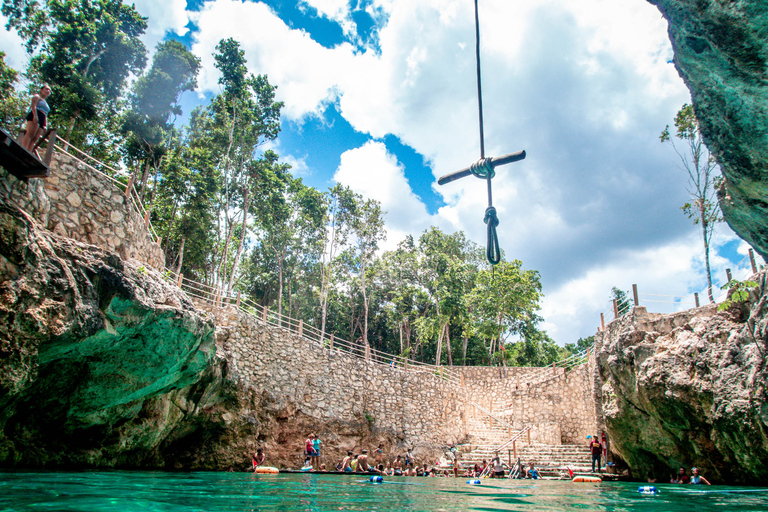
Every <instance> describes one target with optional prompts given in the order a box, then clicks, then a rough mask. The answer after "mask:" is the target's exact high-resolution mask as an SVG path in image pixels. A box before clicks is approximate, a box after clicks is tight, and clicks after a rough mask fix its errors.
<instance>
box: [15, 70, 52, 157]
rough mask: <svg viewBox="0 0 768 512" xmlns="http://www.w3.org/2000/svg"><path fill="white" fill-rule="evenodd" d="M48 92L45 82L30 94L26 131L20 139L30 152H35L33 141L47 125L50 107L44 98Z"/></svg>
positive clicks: (49, 88)
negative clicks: (32, 94)
mask: <svg viewBox="0 0 768 512" xmlns="http://www.w3.org/2000/svg"><path fill="white" fill-rule="evenodd" d="M50 94H51V87H50V86H49V85H48V84H45V85H43V86H42V87H41V88H40V92H38V93H37V94H35V95H34V96H32V102H31V104H30V107H29V112H27V131H26V132H25V133H24V138H23V139H22V140H21V145H22V146H24V147H25V148H26V149H27V150H28V151H29V152H30V153H34V152H35V142H37V139H39V138H40V136H41V135H42V134H43V131H45V128H46V127H47V126H48V114H49V113H50V111H51V107H50V106H48V103H47V102H46V101H45V99H46V98H47V97H48V96H50Z"/></svg>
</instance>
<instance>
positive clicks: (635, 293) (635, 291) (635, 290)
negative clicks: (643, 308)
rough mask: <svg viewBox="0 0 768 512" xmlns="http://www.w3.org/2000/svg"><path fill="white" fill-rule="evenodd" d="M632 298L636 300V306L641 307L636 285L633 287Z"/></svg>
mask: <svg viewBox="0 0 768 512" xmlns="http://www.w3.org/2000/svg"><path fill="white" fill-rule="evenodd" d="M632 296H633V298H634V299H635V306H639V305H640V301H638V300H637V285H636V284H633V285H632Z"/></svg>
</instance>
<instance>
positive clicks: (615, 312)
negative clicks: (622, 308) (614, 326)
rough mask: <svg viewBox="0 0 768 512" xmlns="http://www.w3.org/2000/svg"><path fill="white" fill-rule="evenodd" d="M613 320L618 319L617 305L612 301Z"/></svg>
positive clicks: (616, 302)
mask: <svg viewBox="0 0 768 512" xmlns="http://www.w3.org/2000/svg"><path fill="white" fill-rule="evenodd" d="M613 318H619V303H618V301H616V299H613Z"/></svg>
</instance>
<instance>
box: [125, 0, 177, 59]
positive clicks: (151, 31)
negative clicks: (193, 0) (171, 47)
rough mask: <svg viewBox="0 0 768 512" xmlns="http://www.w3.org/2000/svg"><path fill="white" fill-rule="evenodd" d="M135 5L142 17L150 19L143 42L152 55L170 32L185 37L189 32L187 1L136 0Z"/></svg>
mask: <svg viewBox="0 0 768 512" xmlns="http://www.w3.org/2000/svg"><path fill="white" fill-rule="evenodd" d="M133 5H134V7H135V8H136V10H137V11H138V12H139V13H140V14H141V15H142V16H146V17H147V18H149V19H148V20H147V30H146V31H145V32H144V35H143V36H142V41H143V42H144V44H145V45H146V47H147V49H148V50H149V52H150V53H153V52H154V49H155V46H156V45H157V43H159V42H160V41H162V40H163V39H164V38H165V37H166V35H168V34H169V33H170V32H173V33H175V34H177V35H179V36H183V35H185V34H186V33H187V32H188V31H189V29H188V28H187V24H188V23H189V13H188V12H187V9H186V8H187V2H186V0H163V1H162V2H158V1H157V0H135V1H134V2H133Z"/></svg>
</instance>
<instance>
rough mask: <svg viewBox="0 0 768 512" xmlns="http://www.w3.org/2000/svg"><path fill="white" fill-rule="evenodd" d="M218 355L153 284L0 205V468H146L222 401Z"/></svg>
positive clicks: (151, 278)
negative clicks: (195, 416)
mask: <svg viewBox="0 0 768 512" xmlns="http://www.w3.org/2000/svg"><path fill="white" fill-rule="evenodd" d="M214 343H215V340H214V336H213V323H212V321H211V320H209V319H206V318H204V317H203V316H202V314H201V313H199V312H197V311H196V310H195V309H194V306H193V305H192V304H191V303H190V302H189V300H188V299H187V298H186V296H185V295H184V294H183V293H180V291H179V290H178V289H176V288H175V287H174V286H172V285H171V284H169V283H166V282H165V281H164V280H163V279H162V278H161V276H160V274H158V273H157V272H154V271H152V270H147V269H145V268H143V267H142V266H141V264H139V263H138V262H135V261H123V260H121V259H120V258H119V257H117V255H115V254H114V253H110V252H107V251H104V250H102V249H99V248H97V247H94V246H89V245H86V244H82V243H79V242H76V241H74V240H71V239H67V238H63V237H58V236H56V235H53V234H52V233H50V232H46V231H44V230H42V229H40V227H39V226H37V225H36V224H35V222H34V221H33V220H32V219H31V218H30V217H28V216H27V215H26V214H25V213H24V212H22V211H21V210H17V209H15V208H12V207H9V206H7V205H5V204H0V464H2V465H4V466H35V467H40V466H43V465H48V466H50V465H53V466H59V465H65V466H97V467H98V466H101V467H104V466H121V465H132V466H141V465H142V463H141V461H142V459H144V458H147V457H150V458H151V457H152V454H153V451H155V450H157V449H158V448H159V447H160V446H162V445H163V444H164V443H168V442H169V441H170V440H171V439H172V438H173V437H174V436H173V435H172V434H171V433H172V432H173V430H174V429H177V428H179V426H180V425H181V424H182V422H183V421H184V420H185V416H186V415H188V414H189V413H191V412H193V411H195V410H197V409H198V408H199V407H201V406H206V405H208V403H210V402H214V401H215V400H217V399H218V398H217V397H215V399H214V398H212V396H211V393H210V392H209V393H205V392H204V390H205V389H206V388H211V389H213V390H215V389H217V387H218V386H220V381H221V375H220V373H221V372H220V371H217V365H218V363H217V361H215V344H214ZM201 387H202V388H203V389H202V390H201V389H200V388H201ZM209 391H210V390H209ZM213 394H214V395H215V394H216V393H215V392H214V393H213Z"/></svg>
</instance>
